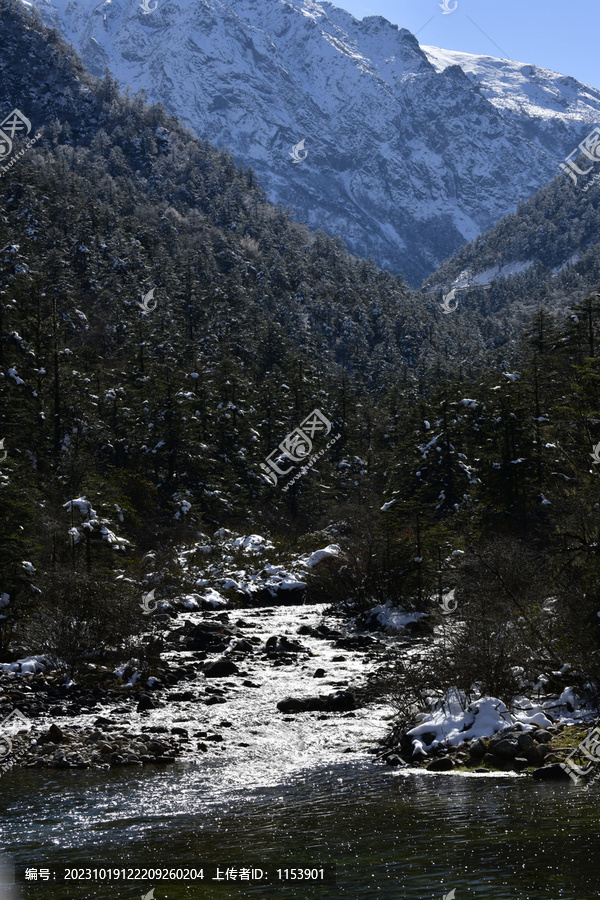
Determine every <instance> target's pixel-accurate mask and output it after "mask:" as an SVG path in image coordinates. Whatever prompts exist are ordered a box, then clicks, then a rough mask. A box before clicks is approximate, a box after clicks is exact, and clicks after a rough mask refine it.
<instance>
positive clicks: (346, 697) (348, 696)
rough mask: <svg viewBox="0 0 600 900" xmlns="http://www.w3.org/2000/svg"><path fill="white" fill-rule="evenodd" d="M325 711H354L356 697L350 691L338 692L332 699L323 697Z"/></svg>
mask: <svg viewBox="0 0 600 900" xmlns="http://www.w3.org/2000/svg"><path fill="white" fill-rule="evenodd" d="M325 704H326V706H325V709H327V710H329V711H330V712H347V710H349V709H356V697H355V696H354V694H353V693H352V691H339V692H338V693H337V694H334V695H333V696H332V697H325Z"/></svg>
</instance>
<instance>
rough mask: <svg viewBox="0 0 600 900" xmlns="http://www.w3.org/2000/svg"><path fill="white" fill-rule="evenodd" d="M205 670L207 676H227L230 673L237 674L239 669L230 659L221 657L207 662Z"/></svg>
mask: <svg viewBox="0 0 600 900" xmlns="http://www.w3.org/2000/svg"><path fill="white" fill-rule="evenodd" d="M203 672H204V674H205V676H206V677H207V678H227V677H228V676H229V675H237V673H238V672H239V669H238V667H237V666H236V664H235V663H233V662H231V660H230V659H223V658H221V659H216V660H215V661H214V662H211V663H207V665H205V666H204V669H203Z"/></svg>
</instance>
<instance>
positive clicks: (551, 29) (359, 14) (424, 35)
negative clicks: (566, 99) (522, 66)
mask: <svg viewBox="0 0 600 900" xmlns="http://www.w3.org/2000/svg"><path fill="white" fill-rule="evenodd" d="M332 2H333V4H334V6H340V7H342V9H347V10H348V12H351V13H352V15H354V16H356V18H358V19H362V18H363V17H364V16H373V15H381V16H384V17H385V18H386V19H389V21H390V22H395V23H396V25H399V26H400V27H403V28H408V29H409V30H410V31H412V32H413V34H415V33H416V32H419V33H418V35H417V39H418V41H419V43H420V44H433V45H434V46H437V47H444V48H445V49H446V50H464V51H465V52H467V53H477V54H485V55H487V56H507V57H508V58H510V59H515V60H518V61H520V62H524V63H533V64H534V65H536V66H541V67H542V68H545V69H553V70H554V71H556V72H561V73H562V74H563V75H572V76H573V77H574V78H577V79H578V80H579V81H583V82H584V83H585V84H590V85H592V86H593V87H596V88H598V89H600V47H599V42H600V0H580V2H579V3H573V2H569V0H447V5H448V6H449V7H450V8H453V7H454V5H455V3H458V6H457V8H456V10H455V12H453V13H449V14H446V15H443V14H442V10H441V8H440V5H439V4H440V2H441V0H332ZM429 20H431V21H429ZM426 23H427V24H426ZM482 32H485V33H484V34H482ZM496 45H497V46H496ZM498 48H502V49H501V50H500V49H498Z"/></svg>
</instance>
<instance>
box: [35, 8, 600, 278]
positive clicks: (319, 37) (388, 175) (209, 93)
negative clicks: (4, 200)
mask: <svg viewBox="0 0 600 900" xmlns="http://www.w3.org/2000/svg"><path fill="white" fill-rule="evenodd" d="M34 3H35V5H36V6H37V8H38V9H39V10H40V11H41V13H42V16H43V18H44V20H45V21H46V23H48V24H53V25H55V26H56V27H57V28H58V30H59V31H61V32H62V33H63V34H64V35H65V36H66V37H67V39H68V40H70V41H71V42H72V43H73V44H74V46H75V47H76V49H77V50H78V51H79V52H80V53H81V55H82V58H83V61H84V63H85V64H86V65H87V66H88V67H89V68H90V69H91V70H92V71H93V72H95V73H96V74H100V75H101V74H102V73H103V72H104V70H105V69H106V68H108V69H109V70H110V71H111V72H112V73H113V74H114V75H115V77H116V78H117V79H118V81H119V83H120V84H121V85H122V86H125V85H131V87H132V89H133V90H134V91H138V90H140V89H143V90H145V91H146V92H147V94H148V96H149V98H150V99H152V100H155V101H160V102H162V103H163V105H164V106H165V108H166V109H167V110H168V112H170V113H174V114H177V115H179V116H180V117H181V118H182V119H183V120H184V121H185V122H186V123H187V124H188V125H189V126H190V127H191V128H192V129H193V130H194V132H195V133H196V134H198V135H199V136H200V137H204V138H208V139H210V140H211V141H213V142H214V143H216V144H217V145H219V146H226V147H227V148H228V149H229V150H231V152H232V153H233V154H234V156H235V157H236V158H237V159H238V160H239V161H240V162H241V163H242V164H244V165H248V166H252V168H253V169H254V170H255V171H256V172H257V174H258V176H259V178H260V180H261V183H262V185H263V186H264V187H265V188H266V190H267V191H268V193H269V196H270V197H271V199H273V200H275V201H276V202H279V203H282V204H284V205H289V206H291V207H292V208H293V209H294V211H295V213H296V215H297V217H298V218H299V219H301V220H302V221H305V222H306V223H307V224H309V225H310V226H311V227H320V228H323V229H324V230H325V231H327V232H329V233H330V234H336V233H337V234H339V235H340V236H341V237H342V238H343V239H344V240H345V241H346V243H347V245H348V248H349V249H350V250H351V252H353V253H355V254H357V255H360V256H369V255H371V256H372V257H373V258H374V259H375V260H376V261H377V262H378V263H379V264H380V265H382V266H385V267H387V268H390V269H391V270H392V271H395V272H401V273H402V274H403V275H404V276H405V277H406V278H407V279H408V280H409V281H410V282H411V283H413V284H418V283H419V282H420V281H421V280H422V278H424V277H425V276H426V275H428V274H429V273H430V272H432V271H433V270H434V269H435V268H436V266H437V265H438V264H439V263H440V261H441V260H443V259H444V258H446V257H447V256H449V255H450V254H451V253H452V252H453V251H455V250H456V249H457V248H458V247H459V246H461V245H462V244H464V243H465V241H468V240H472V239H473V238H475V237H476V236H477V235H478V234H480V233H481V232H483V231H484V230H485V229H487V228H489V227H490V226H492V225H493V224H494V223H495V222H497V221H498V220H499V219H500V218H501V217H502V216H503V215H505V214H507V213H509V212H511V211H513V210H514V209H515V208H516V206H517V204H518V202H519V201H522V200H527V199H528V198H529V197H531V196H532V195H533V194H534V193H535V191H536V190H537V189H538V188H540V187H541V186H542V185H544V184H546V183H547V182H548V181H549V180H550V179H552V178H553V177H554V176H556V175H557V174H559V169H558V162H559V161H561V160H562V159H563V158H564V157H565V155H566V154H567V153H569V152H570V151H571V150H572V149H573V148H574V147H575V146H576V145H577V144H578V143H579V141H580V140H581V139H582V138H583V137H584V136H585V134H586V133H587V132H588V131H589V129H590V123H592V122H594V123H595V122H597V121H599V120H600V91H597V90H595V89H593V88H588V87H586V86H584V85H582V84H580V83H579V82H577V81H575V80H574V79H572V78H569V77H563V76H561V75H557V74H556V73H554V72H550V71H548V70H545V69H539V68H536V67H534V66H531V65H523V64H521V63H515V62H510V61H506V60H498V59H494V58H491V57H476V56H470V55H468V54H464V53H455V52H449V51H444V50H438V49H437V48H433V47H420V46H419V44H418V42H417V40H416V38H415V37H414V36H413V35H412V34H411V33H410V32H409V31H407V30H406V29H399V28H398V27H397V26H396V25H392V24H390V23H389V22H388V21H386V20H385V19H383V18H381V17H379V16H370V17H367V18H365V19H363V20H362V21H358V20H356V19H355V18H354V17H353V16H351V15H350V14H349V13H347V12H345V11H343V10H340V9H337V8H336V7H334V6H332V5H331V4H330V3H325V2H322V3H319V2H315V0H149V2H147V0H144V3H140V2H138V0H104V2H101V3H97V2H95V0H34ZM148 10H153V11H151V12H149V11H148ZM302 142H303V143H302ZM299 144H300V146H299V147H298V146H297V145H299ZM294 148H297V149H296V150H295V151H294Z"/></svg>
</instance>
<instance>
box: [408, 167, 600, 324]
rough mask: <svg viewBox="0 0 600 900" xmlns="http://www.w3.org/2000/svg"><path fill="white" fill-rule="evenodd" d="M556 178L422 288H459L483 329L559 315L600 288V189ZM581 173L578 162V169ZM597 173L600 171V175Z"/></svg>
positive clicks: (587, 182)
mask: <svg viewBox="0 0 600 900" xmlns="http://www.w3.org/2000/svg"><path fill="white" fill-rule="evenodd" d="M581 159H582V160H583V162H584V163H585V164H586V169H584V170H585V171H587V168H590V170H591V171H590V174H589V177H588V178H587V179H585V178H579V184H577V185H576V184H574V182H573V181H572V180H571V179H569V178H568V177H567V176H566V175H565V174H563V173H561V174H560V175H558V176H557V177H556V178H555V179H554V180H553V181H552V182H550V184H548V185H547V186H546V187H544V188H542V189H541V190H540V191H538V192H537V193H536V194H535V196H534V197H532V198H531V200H529V201H528V202H527V203H521V204H519V207H518V209H517V211H516V212H515V213H514V214H512V215H509V216H505V217H504V218H503V219H502V220H501V221H500V222H499V223H498V224H497V225H496V226H494V228H491V229H490V230H489V231H487V232H485V234H483V235H481V237H479V238H478V239H477V240H476V241H473V242H471V243H469V244H465V246H464V247H462V248H461V249H460V250H459V251H458V253H456V254H454V256H452V257H451V258H450V259H448V260H446V262H444V263H443V264H442V265H441V266H440V268H439V269H438V270H437V272H435V273H434V274H433V275H431V276H430V277H429V278H428V279H427V281H426V282H425V284H424V286H423V287H424V289H425V291H426V292H431V291H433V292H434V293H436V292H437V291H438V290H442V289H443V290H446V291H447V290H449V289H450V287H451V286H456V287H457V288H458V289H459V292H460V298H461V302H462V305H463V307H464V308H466V309H468V310H469V313H471V312H472V311H477V312H478V313H483V314H484V317H485V320H486V322H487V323H488V327H490V328H492V327H494V326H499V327H501V323H502V322H504V323H505V324H506V323H510V324H511V327H513V328H514V327H515V326H516V325H523V324H524V323H525V322H526V321H528V320H529V319H530V318H531V316H532V315H534V314H535V312H536V311H537V310H538V309H539V308H540V307H541V306H543V307H544V308H545V309H547V310H549V311H550V312H554V313H561V312H563V313H564V311H565V309H566V308H567V307H568V306H569V304H571V303H573V302H578V301H580V300H583V299H584V297H585V296H586V295H587V294H589V292H590V291H592V290H594V289H595V288H596V286H597V285H598V283H599V282H600V262H599V260H600V182H599V181H598V180H597V178H594V177H593V175H594V173H595V172H596V168H598V167H597V166H596V167H593V166H589V160H585V159H584V158H583V157H581ZM580 165H581V161H580ZM598 172H600V168H598Z"/></svg>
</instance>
